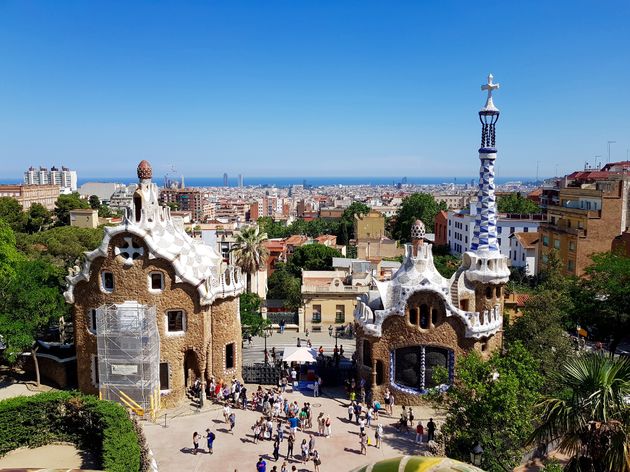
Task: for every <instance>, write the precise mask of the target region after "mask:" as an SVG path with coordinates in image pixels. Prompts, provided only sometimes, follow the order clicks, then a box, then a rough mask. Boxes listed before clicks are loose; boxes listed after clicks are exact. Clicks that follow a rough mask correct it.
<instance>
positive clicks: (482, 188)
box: [463, 74, 510, 313]
mask: <svg viewBox="0 0 630 472" xmlns="http://www.w3.org/2000/svg"><path fill="white" fill-rule="evenodd" d="M492 80H493V77H492V74H490V75H488V83H487V84H485V85H482V86H481V89H482V90H487V91H488V98H487V100H486V105H485V106H484V107H483V108H482V109H481V110H480V111H479V121H481V147H480V148H479V160H480V161H481V168H480V169H479V189H478V191H477V205H478V209H477V218H476V220H475V229H474V232H473V240H472V245H471V248H470V251H468V252H466V253H465V254H464V264H463V265H464V267H466V272H465V276H466V280H467V281H468V282H470V283H471V284H472V285H473V286H474V287H475V311H477V312H479V313H483V312H484V311H486V310H492V309H493V308H494V307H496V306H497V305H498V306H499V307H500V312H501V313H503V286H504V285H505V284H506V283H507V282H508V279H509V276H510V270H509V269H508V266H507V258H506V257H505V256H504V255H502V254H501V252H500V251H499V244H498V242H497V204H496V195H495V192H494V190H495V185H494V162H495V160H496V158H497V149H496V147H495V145H496V144H495V138H496V124H497V121H498V120H499V115H500V111H499V109H498V108H497V107H495V106H494V102H493V101H492V92H493V91H494V90H496V89H498V88H499V84H495V83H493V81H492Z"/></svg>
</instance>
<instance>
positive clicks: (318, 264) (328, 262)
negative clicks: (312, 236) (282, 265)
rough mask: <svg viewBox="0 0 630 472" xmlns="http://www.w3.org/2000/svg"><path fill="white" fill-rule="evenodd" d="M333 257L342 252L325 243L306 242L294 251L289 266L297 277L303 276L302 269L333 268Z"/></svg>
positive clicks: (339, 255)
mask: <svg viewBox="0 0 630 472" xmlns="http://www.w3.org/2000/svg"><path fill="white" fill-rule="evenodd" d="M333 257H341V253H340V252H339V251H338V250H336V249H334V248H332V247H328V246H324V245H323V244H317V243H316V244H305V245H304V246H300V247H298V248H296V249H295V251H293V254H292V255H291V257H289V261H288V263H287V268H288V270H289V271H290V272H291V274H293V275H294V276H295V277H302V270H332V260H333Z"/></svg>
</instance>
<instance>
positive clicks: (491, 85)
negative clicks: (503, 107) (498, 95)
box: [481, 74, 500, 111]
mask: <svg viewBox="0 0 630 472" xmlns="http://www.w3.org/2000/svg"><path fill="white" fill-rule="evenodd" d="M493 79H494V77H493V76H492V74H489V75H488V83H487V84H484V85H482V86H481V90H487V91H488V99H487V100H486V106H485V107H483V110H488V111H494V110H496V111H499V109H498V108H497V107H495V106H494V103H493V102H492V91H493V90H496V89H498V88H499V87H500V84H494V83H492V80H493Z"/></svg>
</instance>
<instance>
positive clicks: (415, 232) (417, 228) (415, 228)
mask: <svg viewBox="0 0 630 472" xmlns="http://www.w3.org/2000/svg"><path fill="white" fill-rule="evenodd" d="M425 233H426V228H425V227H424V223H423V222H422V221H420V220H416V221H415V222H414V224H413V225H411V239H412V240H413V239H422V238H423V237H424V235H425Z"/></svg>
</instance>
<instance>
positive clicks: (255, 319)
mask: <svg viewBox="0 0 630 472" xmlns="http://www.w3.org/2000/svg"><path fill="white" fill-rule="evenodd" d="M261 303H262V300H261V299H260V297H259V296H258V295H257V294H255V293H243V294H241V296H240V307H241V310H240V313H241V326H242V329H243V333H246V332H247V333H249V334H251V335H252V336H259V335H260V334H261V333H262V332H263V330H264V329H265V328H266V327H267V326H269V325H271V323H270V322H269V321H268V320H264V319H263V318H262V316H261V314H260V305H261Z"/></svg>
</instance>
